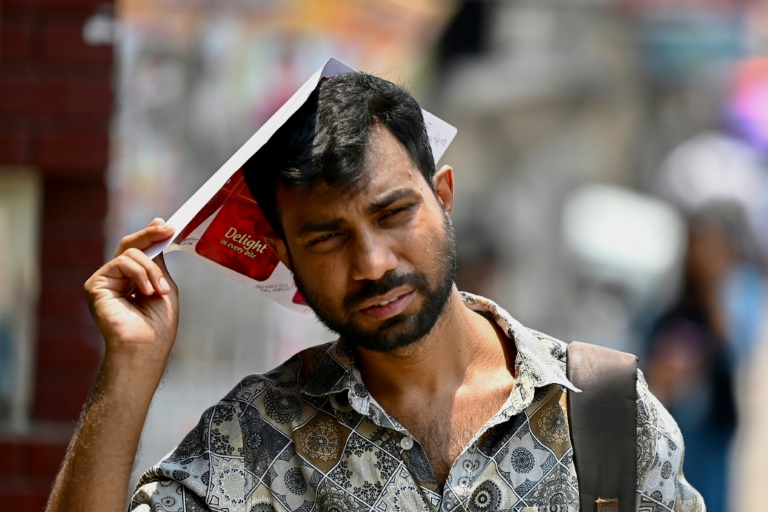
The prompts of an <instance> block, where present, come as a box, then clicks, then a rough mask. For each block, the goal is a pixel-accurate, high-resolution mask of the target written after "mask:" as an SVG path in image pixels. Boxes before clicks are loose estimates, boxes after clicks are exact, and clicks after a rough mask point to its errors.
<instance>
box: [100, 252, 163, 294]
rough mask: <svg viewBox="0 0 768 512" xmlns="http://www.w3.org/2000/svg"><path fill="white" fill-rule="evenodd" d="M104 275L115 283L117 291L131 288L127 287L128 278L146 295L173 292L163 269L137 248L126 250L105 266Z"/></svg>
mask: <svg viewBox="0 0 768 512" xmlns="http://www.w3.org/2000/svg"><path fill="white" fill-rule="evenodd" d="M103 275H104V277H106V278H107V279H109V280H112V281H113V282H115V285H116V286H115V287H114V288H113V289H114V290H115V291H125V290H126V289H128V288H129V287H127V286H126V285H127V284H128V283H126V278H127V280H129V281H130V282H131V283H133V284H135V285H136V288H137V289H138V290H139V291H140V292H141V293H143V294H144V295H152V294H154V293H155V292H157V293H159V294H161V295H165V294H167V293H168V292H170V291H171V285H170V283H169V282H168V280H167V279H166V277H165V275H164V273H163V269H161V268H160V266H159V265H157V264H156V263H155V262H154V261H152V260H150V259H149V258H148V257H147V255H146V254H144V253H143V252H141V251H140V250H139V249H135V248H132V249H128V250H126V251H125V252H124V253H122V254H121V255H119V256H117V257H116V258H115V259H113V260H112V261H111V262H109V263H108V264H107V265H105V266H104V268H103ZM118 283H119V284H118ZM119 289H122V290H119Z"/></svg>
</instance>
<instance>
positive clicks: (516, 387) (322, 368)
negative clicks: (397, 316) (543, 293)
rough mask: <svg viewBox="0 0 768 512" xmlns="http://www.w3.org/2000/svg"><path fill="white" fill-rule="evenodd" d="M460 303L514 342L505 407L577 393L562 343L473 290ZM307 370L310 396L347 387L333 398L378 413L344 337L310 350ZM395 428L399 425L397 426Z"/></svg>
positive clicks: (303, 382) (305, 388) (304, 387)
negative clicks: (556, 389) (553, 387)
mask: <svg viewBox="0 0 768 512" xmlns="http://www.w3.org/2000/svg"><path fill="white" fill-rule="evenodd" d="M460 295H461V298H462V300H463V301H464V304H465V305H466V306H467V307H468V308H470V309H472V310H473V311H477V312H479V313H482V314H484V315H485V316H490V317H491V318H492V319H493V320H494V321H495V322H496V323H497V324H498V325H499V326H500V327H501V328H502V329H503V330H504V332H505V333H506V335H507V336H508V337H509V339H510V340H511V341H512V342H513V343H515V346H516V348H517V355H516V357H515V380H514V384H513V388H512V392H511V394H510V397H509V400H508V403H507V405H505V408H504V409H505V410H508V411H509V413H510V414H516V413H517V412H519V411H522V410H523V409H525V408H526V407H527V406H528V405H530V404H531V402H532V401H533V395H534V392H535V390H536V388H539V387H542V386H547V385H549V384H558V385H561V386H564V387H566V388H568V389H571V390H573V391H577V392H578V391H579V390H578V389H577V388H576V387H575V386H574V385H573V384H572V383H571V381H570V380H568V377H566V372H565V343H563V342H562V341H559V340H556V339H554V338H551V337H549V336H547V335H545V334H542V333H539V332H537V331H534V330H532V329H528V328H526V327H524V326H523V325H522V324H521V323H520V322H518V321H517V320H515V319H514V318H513V317H512V316H511V315H510V314H509V313H507V312H506V311H505V310H504V309H502V308H501V307H499V306H498V305H497V304H496V303H495V302H493V301H492V300H490V299H486V298H484V297H481V296H478V295H473V294H471V293H466V292H461V294H460ZM318 355H319V356H320V357H319V358H318V359H317V360H315V361H312V362H309V361H308V363H309V364H308V365H307V366H308V367H309V368H311V371H310V372H309V375H306V378H305V379H299V380H300V383H299V391H301V392H302V393H304V394H307V395H310V396H317V397H319V396H331V395H336V394H338V393H340V392H342V391H348V397H346V400H345V399H342V398H341V397H332V400H334V401H337V400H340V399H341V400H343V401H344V402H346V401H347V400H348V401H349V404H350V405H351V406H352V407H353V408H354V409H356V410H357V411H358V412H359V413H361V414H365V415H369V416H370V415H374V416H375V415H378V412H379V407H377V406H376V405H375V401H374V400H373V399H372V397H371V396H370V394H369V393H368V391H367V390H366V388H365V385H364V384H363V379H362V377H361V375H360V370H359V369H358V368H357V366H356V365H355V361H354V357H353V355H352V352H351V350H349V348H348V347H347V345H346V344H345V343H343V342H342V341H335V342H333V343H332V344H330V345H326V350H325V351H324V353H323V354H317V353H316V352H313V358H314V357H317V356H318ZM395 427H397V425H395Z"/></svg>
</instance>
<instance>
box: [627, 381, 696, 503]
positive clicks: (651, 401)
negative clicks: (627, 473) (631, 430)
mask: <svg viewBox="0 0 768 512" xmlns="http://www.w3.org/2000/svg"><path fill="white" fill-rule="evenodd" d="M637 377H638V378H637V509H638V510H653V511H654V512H655V511H671V512H705V511H706V507H705V505H704V500H703V499H702V497H701V495H700V494H699V493H698V491H696V489H694V488H693V487H692V486H691V484H689V483H688V481H687V480H686V479H685V476H684V475H683V458H684V455H685V446H684V444H683V435H682V434H681V433H680V429H679V428H678V426H677V423H676V422H675V420H674V419H673V418H672V416H671V415H670V414H669V412H668V411H667V410H666V409H665V408H664V406H663V405H661V403H660V402H659V400H658V399H657V398H656V397H655V396H653V394H652V393H651V392H650V390H649V389H648V384H647V383H646V382H645V377H643V374H642V372H641V371H639V370H638V376H637Z"/></svg>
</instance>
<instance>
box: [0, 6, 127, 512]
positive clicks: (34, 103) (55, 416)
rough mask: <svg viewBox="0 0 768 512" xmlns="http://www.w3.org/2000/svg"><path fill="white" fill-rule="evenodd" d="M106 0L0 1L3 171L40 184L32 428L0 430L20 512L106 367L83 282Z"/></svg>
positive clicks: (109, 72)
mask: <svg viewBox="0 0 768 512" xmlns="http://www.w3.org/2000/svg"><path fill="white" fill-rule="evenodd" d="M108 3H109V2H104V1H101V0H98V1H95V0H4V1H3V2H2V4H0V167H2V166H25V167H29V168H31V169H34V170H35V172H38V173H39V174H40V175H41V177H42V183H43V211H42V212H41V214H42V225H41V226H40V228H41V229H40V233H41V235H40V242H39V243H40V245H39V247H40V262H39V263H40V266H39V269H40V277H41V280H40V282H41V290H40V302H39V307H38V322H37V339H36V346H35V348H34V350H33V352H34V353H35V358H34V363H33V389H34V391H33V401H32V410H31V411H30V414H31V420H32V422H33V427H32V429H31V431H30V432H29V433H28V434H25V435H22V436H15V437H9V436H8V435H7V434H6V435H4V436H3V435H2V433H0V503H2V508H3V509H6V508H7V509H8V510H14V511H17V512H24V511H28V510H29V511H32V510H35V511H39V510H42V509H43V507H44V504H45V500H46V498H47V494H48V491H49V489H50V485H51V482H52V480H53V477H54V475H55V473H56V471H57V469H58V465H59V463H60V461H61V457H62V455H63V453H64V449H65V447H66V442H67V437H68V434H69V433H71V429H72V425H73V424H74V422H75V420H76V419H77V417H78V414H79V411H80V408H81V406H82V403H83V401H84V399H85V397H86V394H87V392H88V389H89V387H90V384H91V381H92V378H93V372H94V370H95V368H96V365H97V363H98V360H99V354H100V340H99V336H98V333H97V332H96V331H95V329H94V327H93V324H92V322H91V321H90V317H89V315H88V311H87V307H86V305H85V303H84V300H83V291H82V285H83V282H84V281H85V280H86V279H87V277H88V276H89V275H90V274H91V273H92V272H93V271H94V270H95V269H96V268H97V267H98V266H99V265H100V264H101V263H103V253H104V229H103V224H104V218H105V215H106V210H107V190H106V186H105V180H104V177H105V172H106V167H107V160H108V151H109V124H110V117H111V114H112V108H113V97H112V95H113V91H112V89H113V87H112V85H113V84H112V82H113V69H112V61H113V49H112V47H111V46H92V45H88V44H86V43H85V42H84V41H83V26H84V23H85V21H86V20H87V19H88V18H89V17H90V16H92V15H93V14H94V13H95V12H97V10H98V9H99V8H100V6H104V5H105V4H108ZM0 172H2V171H1V170H0ZM43 425H45V427H43ZM51 425H53V427H51ZM56 425H59V426H60V428H56ZM62 432H64V434H62Z"/></svg>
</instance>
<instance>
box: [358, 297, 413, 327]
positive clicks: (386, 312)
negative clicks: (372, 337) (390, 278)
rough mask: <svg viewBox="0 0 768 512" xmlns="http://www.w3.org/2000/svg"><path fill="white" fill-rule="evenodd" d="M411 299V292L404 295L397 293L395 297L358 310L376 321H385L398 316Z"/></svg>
mask: <svg viewBox="0 0 768 512" xmlns="http://www.w3.org/2000/svg"><path fill="white" fill-rule="evenodd" d="M412 298H413V290H410V291H407V292H405V293H398V294H396V295H395V296H393V297H391V298H389V299H385V300H382V301H379V302H375V303H373V304H369V305H368V306H365V307H363V308H361V309H360V311H361V312H363V313H365V314H366V315H368V316H371V317H373V318H375V319H377V320H386V319H387V318H390V317H393V316H395V315H398V314H400V313H401V312H402V311H403V310H404V309H405V308H406V307H407V306H408V304H410V302H411V299H412Z"/></svg>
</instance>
